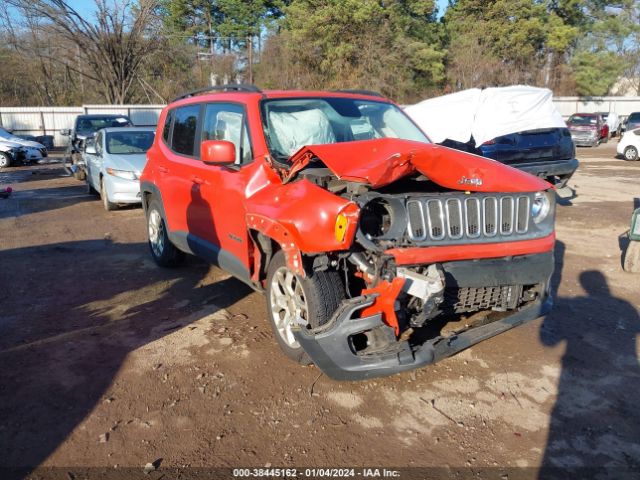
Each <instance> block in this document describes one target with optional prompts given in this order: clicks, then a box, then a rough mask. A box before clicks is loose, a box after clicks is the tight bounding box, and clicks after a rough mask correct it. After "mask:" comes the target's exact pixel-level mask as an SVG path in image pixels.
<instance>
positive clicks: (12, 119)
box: [0, 97, 640, 147]
mask: <svg viewBox="0 0 640 480" xmlns="http://www.w3.org/2000/svg"><path fill="white" fill-rule="evenodd" d="M553 103H554V104H555V106H556V108H557V109H558V111H559V112H560V113H561V114H562V116H563V117H564V118H568V117H569V116H570V115H572V114H574V113H578V112H583V113H590V112H616V113H617V114H618V115H620V116H622V117H625V116H627V115H629V114H630V113H632V112H640V97H601V98H583V97H555V98H554V99H553ZM163 108H164V105H83V106H81V107H0V126H2V127H4V128H7V129H9V130H13V132H14V133H15V134H16V135H32V136H34V137H39V136H44V137H51V138H52V140H53V145H54V146H56V147H63V146H66V145H67V142H68V138H67V137H64V136H62V135H60V130H63V129H66V128H73V122H74V120H75V118H76V116H77V115H83V114H100V113H104V114H118V115H127V116H129V118H131V121H132V122H133V123H134V125H140V126H151V125H153V126H155V125H157V123H158V117H159V116H160V111H161V110H162V109H163Z"/></svg>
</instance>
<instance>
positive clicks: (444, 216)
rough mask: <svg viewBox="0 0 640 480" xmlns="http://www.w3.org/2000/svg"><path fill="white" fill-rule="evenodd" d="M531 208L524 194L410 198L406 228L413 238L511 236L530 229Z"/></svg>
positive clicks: (419, 239)
mask: <svg viewBox="0 0 640 480" xmlns="http://www.w3.org/2000/svg"><path fill="white" fill-rule="evenodd" d="M530 212H531V197H530V196H529V195H526V194H520V195H497V196H496V195H486V196H480V195H477V196H476V195H474V196H469V195H465V196H460V197H458V196H456V197H450V198H442V197H439V198H433V197H431V198H429V197H426V198H411V199H409V200H408V201H407V213H408V229H407V231H408V236H409V239H410V240H411V241H413V242H422V241H427V240H430V241H433V242H447V241H452V240H462V239H477V238H480V237H482V238H485V239H493V238H494V237H513V236H516V235H524V234H526V233H527V232H528V231H529V228H530V223H531V222H530Z"/></svg>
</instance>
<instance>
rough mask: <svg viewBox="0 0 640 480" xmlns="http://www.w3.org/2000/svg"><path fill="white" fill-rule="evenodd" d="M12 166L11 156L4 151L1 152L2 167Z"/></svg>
mask: <svg viewBox="0 0 640 480" xmlns="http://www.w3.org/2000/svg"><path fill="white" fill-rule="evenodd" d="M10 166H11V157H10V156H9V155H7V154H6V153H4V152H0V168H8V167H10Z"/></svg>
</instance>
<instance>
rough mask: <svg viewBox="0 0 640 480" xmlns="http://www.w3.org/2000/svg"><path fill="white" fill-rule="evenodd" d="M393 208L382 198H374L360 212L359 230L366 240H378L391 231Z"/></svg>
mask: <svg viewBox="0 0 640 480" xmlns="http://www.w3.org/2000/svg"><path fill="white" fill-rule="evenodd" d="M393 217H394V212H393V208H392V207H391V205H390V204H389V202H387V201H386V200H385V199H384V198H375V199H373V200H371V201H370V202H368V203H367V204H366V205H365V206H364V207H363V208H362V210H361V211H360V229H361V230H362V233H364V234H365V235H366V236H367V238H369V239H372V238H379V237H382V236H384V235H386V234H387V233H389V230H390V229H391V224H392V223H393V220H394V218H393Z"/></svg>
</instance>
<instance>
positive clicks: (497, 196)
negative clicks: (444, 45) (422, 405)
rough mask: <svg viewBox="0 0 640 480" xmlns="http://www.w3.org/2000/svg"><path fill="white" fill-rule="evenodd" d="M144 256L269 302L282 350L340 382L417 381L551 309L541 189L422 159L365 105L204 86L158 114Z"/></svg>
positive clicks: (386, 112)
mask: <svg viewBox="0 0 640 480" xmlns="http://www.w3.org/2000/svg"><path fill="white" fill-rule="evenodd" d="M147 156H148V162H147V165H146V166H145V168H144V170H143V172H142V176H141V177H140V185H141V192H142V205H143V208H144V211H145V216H146V220H147V230H148V235H149V237H148V240H149V247H150V253H151V256H152V257H153V259H154V260H155V262H156V263H157V264H158V265H160V266H163V267H169V266H174V265H176V264H178V263H179V262H180V261H181V260H182V259H183V258H184V254H185V253H188V254H195V255H198V256H200V257H202V258H204V259H207V260H209V261H210V262H212V263H215V264H218V265H219V266H221V267H222V268H223V269H225V270H227V271H228V272H230V273H231V274H233V275H234V276H236V277H237V278H239V279H240V280H242V281H244V282H246V283H247V284H248V285H250V286H252V287H253V288H255V289H256V290H258V291H262V292H264V293H265V294H266V301H267V313H268V318H269V321H270V323H271V326H272V329H273V331H274V334H275V337H276V340H277V342H278V343H279V345H280V347H281V348H282V350H283V351H284V353H285V354H287V355H288V356H289V357H290V358H292V359H294V360H297V361H299V362H302V363H309V362H311V361H313V362H314V363H315V364H316V365H317V366H318V367H319V368H320V369H322V370H323V371H324V372H325V373H326V374H327V375H328V376H330V377H332V378H335V379H362V378H370V377H375V376H381V375H390V374H393V373H396V372H400V371H405V370H409V369H413V368H416V367H419V366H422V365H425V364H428V363H431V362H434V361H436V360H438V359H441V358H443V357H447V356H450V355H453V354H455V353H457V352H459V351H461V350H463V349H465V348H468V347H469V346H471V345H473V344H475V343H477V342H479V341H481V340H484V339H486V338H489V337H492V336H494V335H497V334H499V333H501V332H503V331H506V330H508V329H510V328H512V327H514V326H516V325H520V324H522V323H524V322H527V321H530V320H533V319H534V318H537V317H539V316H540V315H542V314H544V313H546V312H548V311H549V309H550V308H551V297H550V295H549V279H550V276H551V274H552V270H553V248H554V243H555V233H554V218H555V213H554V212H555V195H554V193H553V188H552V186H551V185H550V184H549V183H548V182H546V181H544V180H542V179H540V178H537V177H535V176H533V175H530V174H528V173H526V172H522V171H520V170H517V169H514V168H510V167H508V166H506V165H503V164H501V163H499V162H495V161H493V160H490V159H486V158H482V157H478V156H475V155H470V154H468V153H465V152H461V151H458V150H453V149H450V148H446V147H442V146H439V145H434V144H432V143H430V142H429V140H428V138H427V136H426V135H425V134H424V133H423V132H422V131H421V130H420V129H419V128H418V127H417V126H416V125H415V124H414V123H413V122H412V121H411V120H410V119H409V118H408V117H407V116H406V115H405V113H404V112H403V111H402V110H401V109H400V107H398V106H397V105H395V104H394V103H392V102H391V101H389V100H387V99H385V98H383V97H382V96H379V95H377V94H373V93H370V92H357V91H353V90H352V91H343V92H300V91H261V90H259V89H257V88H256V87H253V86H244V85H231V86H220V87H216V88H213V87H210V88H208V89H205V90H201V91H196V92H192V93H189V94H186V95H184V96H182V97H179V98H177V99H175V100H174V101H172V102H171V103H170V104H169V105H168V106H167V107H166V108H165V109H164V110H163V111H162V113H161V115H160V119H159V124H158V134H157V135H156V138H155V140H154V143H153V145H152V147H151V148H150V149H149V151H148V153H147Z"/></svg>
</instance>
